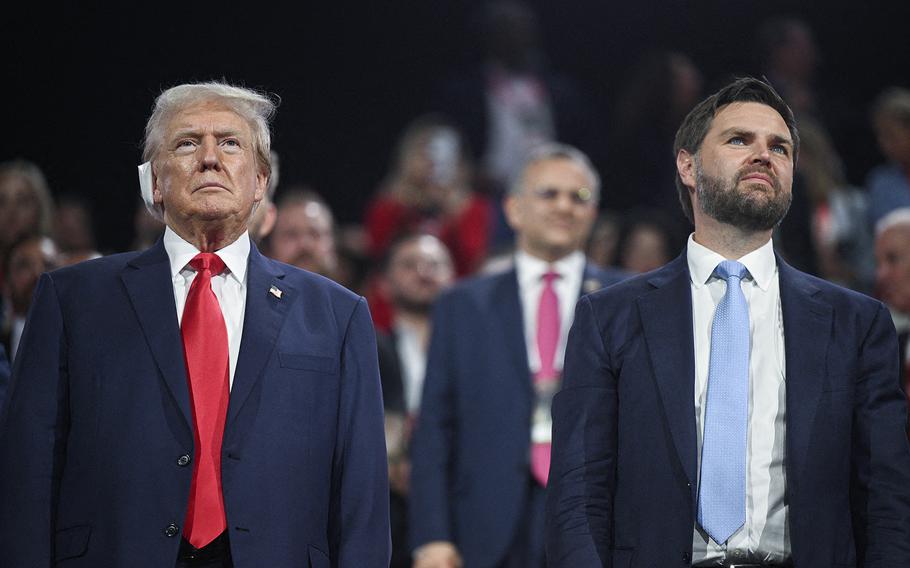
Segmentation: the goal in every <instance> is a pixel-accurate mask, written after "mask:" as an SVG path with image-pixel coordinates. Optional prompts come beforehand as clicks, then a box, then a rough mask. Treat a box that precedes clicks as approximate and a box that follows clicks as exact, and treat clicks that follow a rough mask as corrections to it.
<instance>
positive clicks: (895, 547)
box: [851, 305, 910, 568]
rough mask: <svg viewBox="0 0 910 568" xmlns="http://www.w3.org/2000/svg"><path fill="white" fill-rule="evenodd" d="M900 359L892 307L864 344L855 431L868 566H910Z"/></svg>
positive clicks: (859, 513) (863, 558)
mask: <svg viewBox="0 0 910 568" xmlns="http://www.w3.org/2000/svg"><path fill="white" fill-rule="evenodd" d="M898 364H899V357H898V354H897V341H896V340H895V334H894V327H893V325H892V324H891V318H890V316H889V315H888V312H887V310H886V308H885V307H884V306H882V305H879V308H878V312H877V314H876V315H875V318H874V320H873V322H872V325H871V326H870V328H869V331H868V333H867V335H866V337H865V339H864V341H863V343H862V345H861V346H860V373H859V379H858V383H857V385H856V397H855V406H854V430H853V475H852V479H853V490H852V495H851V496H852V507H853V517H854V523H853V526H854V532H855V536H856V542H857V549H858V550H857V552H858V554H859V555H860V560H859V563H860V564H861V565H862V566H865V567H866V568H885V567H888V566H910V447H908V441H907V437H906V434H905V432H906V430H905V425H906V423H907V407H906V403H905V400H904V396H903V394H902V392H901V389H900V385H899V384H898V382H899V381H898V380H897V379H896V377H898V376H900V373H899V371H898Z"/></svg>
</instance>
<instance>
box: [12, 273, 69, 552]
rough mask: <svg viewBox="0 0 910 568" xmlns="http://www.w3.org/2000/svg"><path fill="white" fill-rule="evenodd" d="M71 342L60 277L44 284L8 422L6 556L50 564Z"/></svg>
mask: <svg viewBox="0 0 910 568" xmlns="http://www.w3.org/2000/svg"><path fill="white" fill-rule="evenodd" d="M66 359H67V357H66V339H65V330H64V323H63V316H62V312H61V309H60V303H59V300H58V297H57V292H56V289H55V287H54V282H53V280H52V279H51V277H50V276H48V275H47V274H44V275H42V276H41V279H40V280H39V282H38V286H37V288H36V290H35V297H34V301H33V303H32V308H31V312H30V315H29V317H28V323H27V324H26V326H25V330H24V333H23V335H22V340H21V342H20V345H19V356H18V357H17V358H16V364H15V366H14V370H13V376H12V380H11V382H10V389H9V392H8V393H7V395H8V400H7V401H6V403H5V404H6V409H5V412H4V413H3V423H2V426H0V558H2V559H3V560H2V563H3V566H4V567H8V568H40V567H42V566H45V567H47V566H50V565H51V562H52V560H53V551H54V544H53V541H54V533H55V531H54V529H55V520H54V512H55V511H56V501H57V492H58V487H59V482H60V476H61V473H62V470H63V461H64V456H65V446H66V438H67V432H68V419H67V416H68V409H67V406H66V400H67V370H66Z"/></svg>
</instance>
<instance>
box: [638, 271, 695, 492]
mask: <svg viewBox="0 0 910 568" xmlns="http://www.w3.org/2000/svg"><path fill="white" fill-rule="evenodd" d="M649 283H650V284H651V285H652V286H654V287H655V289H654V290H653V291H652V292H650V293H648V294H645V295H643V296H641V297H640V298H638V300H637V304H638V310H639V313H640V314H641V325H642V329H643V331H644V336H645V342H646V344H647V348H648V353H649V357H650V360H651V366H652V368H653V369H654V376H655V379H656V381H657V387H658V391H659V392H660V398H661V401H662V404H663V408H664V413H665V415H666V417H667V422H668V426H669V428H670V433H671V435H672V437H673V442H674V444H675V445H676V451H677V453H678V454H679V459H680V462H681V463H682V466H683V470H684V471H685V473H686V476H687V477H688V480H689V482H690V483H691V484H692V487H693V488H694V487H695V486H696V483H695V482H696V478H697V451H698V450H697V445H696V432H695V428H696V423H695V354H694V349H695V348H694V345H695V339H694V337H693V335H692V290H691V285H690V282H689V270H688V266H687V264H686V255H685V253H683V254H682V255H681V256H680V257H678V258H677V259H676V260H674V261H673V262H671V263H670V264H668V265H667V266H666V267H664V268H663V269H661V270H660V271H658V272H657V273H655V275H654V276H653V277H651V278H650V280H649ZM693 492H694V489H693ZM693 495H694V493H693Z"/></svg>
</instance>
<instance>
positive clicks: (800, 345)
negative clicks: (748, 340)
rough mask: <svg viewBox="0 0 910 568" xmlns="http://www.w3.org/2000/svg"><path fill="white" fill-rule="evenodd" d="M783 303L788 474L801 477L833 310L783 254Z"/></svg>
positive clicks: (820, 387)
mask: <svg viewBox="0 0 910 568" xmlns="http://www.w3.org/2000/svg"><path fill="white" fill-rule="evenodd" d="M777 265H778V270H779V275H780V303H781V310H782V311H783V320H784V351H785V356H786V365H787V376H786V382H787V395H786V396H787V463H788V464H789V467H788V473H789V474H790V475H794V474H795V475H798V474H799V473H800V472H801V471H802V469H803V465H804V464H805V456H806V455H808V451H809V438H810V435H811V432H812V424H813V422H814V420H815V412H816V409H817V408H818V399H819V397H820V396H821V392H822V387H823V381H824V376H825V373H826V372H827V370H826V367H825V355H826V353H827V351H828V341H829V339H830V335H831V333H830V332H831V322H832V318H833V313H832V308H831V306H830V305H829V304H826V303H824V302H822V301H821V300H820V299H818V298H817V297H816V295H817V294H818V292H819V289H818V288H817V287H816V286H815V285H814V284H812V282H811V281H810V280H809V279H808V278H806V277H805V275H803V274H801V273H800V272H798V271H796V270H795V269H793V268H792V267H790V266H789V265H787V264H786V263H785V262H783V261H782V260H781V259H780V258H778V260H777Z"/></svg>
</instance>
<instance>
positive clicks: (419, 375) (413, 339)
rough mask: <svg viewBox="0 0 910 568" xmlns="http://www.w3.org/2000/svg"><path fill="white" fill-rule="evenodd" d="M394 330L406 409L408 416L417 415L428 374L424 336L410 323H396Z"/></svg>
mask: <svg viewBox="0 0 910 568" xmlns="http://www.w3.org/2000/svg"><path fill="white" fill-rule="evenodd" d="M394 330H395V347H396V351H398V360H399V361H401V382H402V386H403V387H404V403H405V408H406V409H407V411H408V414H415V413H416V412H417V411H418V410H420V396H421V394H422V393H423V380H424V378H425V377H426V372H427V347H426V344H425V342H424V337H423V334H422V333H421V332H420V331H419V330H418V329H417V328H415V327H414V326H413V325H410V324H408V322H406V321H397V322H395V325H394Z"/></svg>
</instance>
